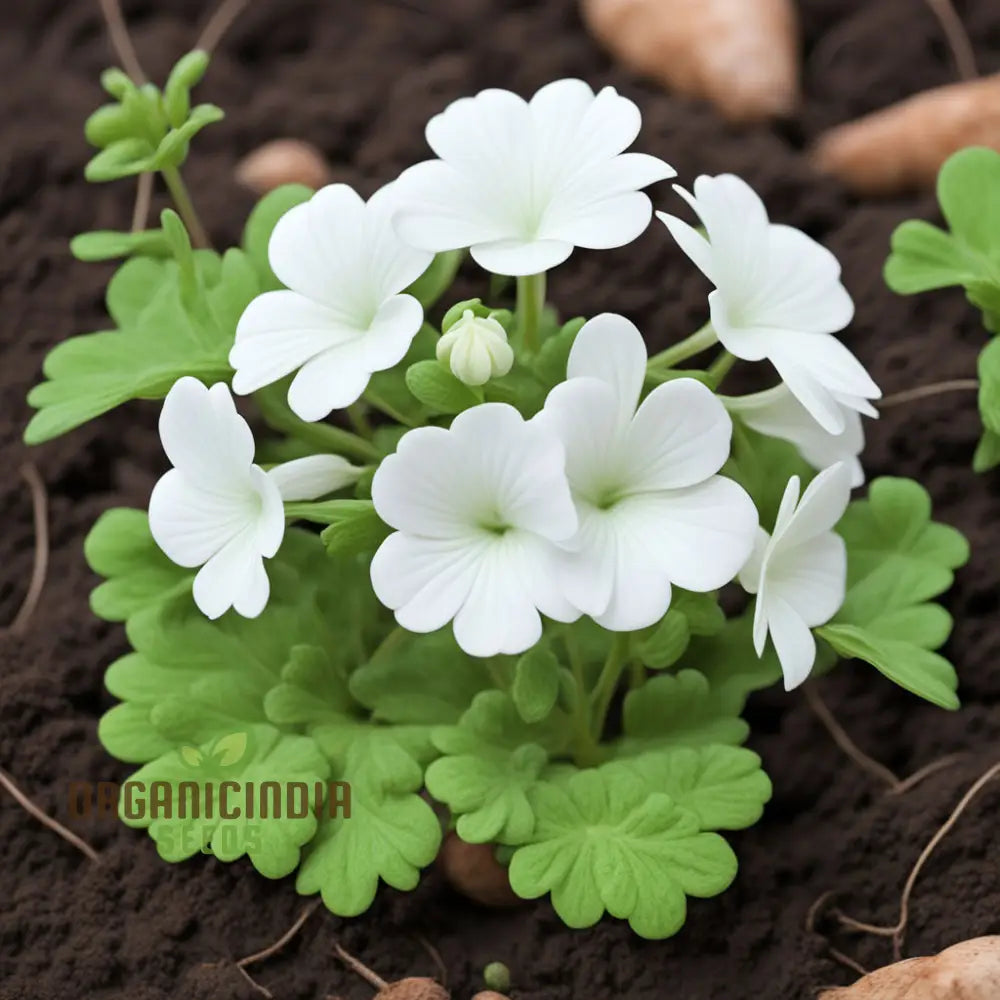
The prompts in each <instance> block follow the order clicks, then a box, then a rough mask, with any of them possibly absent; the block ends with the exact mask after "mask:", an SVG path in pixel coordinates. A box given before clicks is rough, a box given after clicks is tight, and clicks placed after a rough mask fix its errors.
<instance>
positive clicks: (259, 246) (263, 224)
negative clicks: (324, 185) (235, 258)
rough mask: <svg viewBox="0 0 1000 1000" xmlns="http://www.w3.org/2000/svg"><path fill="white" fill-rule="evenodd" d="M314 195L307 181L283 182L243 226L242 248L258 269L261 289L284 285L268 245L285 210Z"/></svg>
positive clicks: (266, 290)
mask: <svg viewBox="0 0 1000 1000" xmlns="http://www.w3.org/2000/svg"><path fill="white" fill-rule="evenodd" d="M312 195H313V191H312V188H308V187H306V186H305V185H304V184H283V185H281V187H276V188H275V189H274V190H273V191H268V193H267V194H266V195H264V197H263V198H261V199H260V201H258V202H257V204H256V205H255V206H254V208H253V211H252V212H251V213H250V218H249V219H247V224H246V227H245V228H244V230H243V243H242V245H243V250H244V251H245V252H246V255H247V257H249V258H250V263H251V264H252V265H253V267H254V270H255V271H256V272H257V277H258V279H259V281H260V289H261V291H262V292H268V291H274V290H275V289H278V288H281V287H282V285H281V282H280V281H278V279H277V277H275V274H274V271H272V270H271V265H270V263H269V261H268V258H267V246H268V243H270V241H271V233H273V232H274V227H275V226H276V225H277V224H278V219H280V218H281V217H282V216H283V215H284V214H285V213H286V212H288V211H290V210H291V209H293V208H294V207H295V206H296V205H301V204H302V203H303V202H306V201H308V200H309V199H310V198H311V197H312Z"/></svg>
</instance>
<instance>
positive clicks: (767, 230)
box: [657, 174, 881, 434]
mask: <svg viewBox="0 0 1000 1000" xmlns="http://www.w3.org/2000/svg"><path fill="white" fill-rule="evenodd" d="M676 190H677V191H678V193H679V194H681V195H682V196H683V197H684V198H685V199H686V200H687V201H688V202H689V204H690V205H691V207H692V208H693V209H694V211H695V213H696V214H697V215H698V218H699V219H700V220H701V222H702V225H703V226H704V228H705V232H706V233H707V238H706V236H703V235H702V234H701V233H700V232H699V231H698V230H696V229H694V228H693V227H692V226H690V225H688V223H686V222H684V221H683V220H681V219H679V218H677V217H675V216H673V215H668V214H666V213H664V212H659V213H657V214H658V216H659V218H660V219H661V220H662V221H663V223H664V224H665V225H666V227H667V228H668V229H669V230H670V232H671V234H672V235H673V237H674V239H675V240H676V241H677V243H678V244H679V245H680V247H681V249H682V250H684V252H685V253H686V254H687V255H688V256H689V257H690V258H691V260H692V261H693V262H694V263H695V264H696V265H697V267H698V268H699V269H700V270H701V271H702V272H703V273H704V275H705V276H706V277H707V278H708V279H709V281H711V282H712V284H713V285H715V290H714V291H713V292H712V293H711V294H710V295H709V305H710V308H711V318H712V326H713V327H714V328H715V331H716V333H717V334H718V337H719V340H720V341H721V343H722V344H723V346H724V347H725V348H726V349H727V350H728V351H730V352H731V353H732V354H734V355H736V357H738V358H743V359H744V360H747V361H761V360H763V359H764V358H767V359H768V360H769V361H770V362H771V364H773V365H774V367H775V368H776V369H777V370H778V373H779V374H780V375H781V377H782V379H783V380H784V382H785V384H786V385H787V386H788V388H789V389H790V390H791V391H792V393H794V395H795V396H796V398H797V399H798V400H799V402H801V403H802V405H803V406H804V407H805V408H806V409H807V410H808V411H809V412H810V413H811V414H812V415H813V417H815V419H816V421H817V422H818V423H819V424H820V425H821V426H822V427H823V429H824V430H826V431H827V432H829V433H830V434H840V433H842V432H843V431H844V428H845V426H846V420H845V417H844V410H845V409H847V410H855V411H858V412H861V413H867V414H869V415H870V416H875V410H874V408H873V407H872V405H871V403H870V400H872V399H877V398H879V396H881V392H880V390H879V388H878V386H877V385H876V384H875V383H874V382H873V381H872V379H871V377H870V376H869V375H868V373H867V372H866V371H865V369H864V368H863V367H862V365H861V363H860V362H859V361H858V360H857V358H855V357H854V355H853V354H851V352H850V351H849V350H848V349H847V348H846V347H845V346H844V345H843V344H842V343H840V341H839V340H837V339H836V337H834V336H833V334H834V333H836V332H837V331H839V330H842V329H843V328H844V327H845V326H847V324H848V323H849V322H850V321H851V319H852V317H853V315H854V303H853V302H852V301H851V297H850V295H849V294H848V293H847V290H846V289H845V288H844V286H843V284H842V283H841V281H840V264H839V263H838V262H837V259H836V257H834V256H833V254H832V253H830V251H829V250H827V249H826V248H825V247H823V246H821V245H820V244H819V243H817V242H816V241H815V240H813V239H812V238H811V237H809V236H807V235H806V234H805V233H803V232H801V231H799V230H798V229H794V228H792V227H791V226H783V225H777V224H774V223H772V222H770V221H769V219H768V216H767V209H766V208H765V207H764V203H763V202H762V201H761V200H760V198H759V197H758V195H757V194H756V192H755V191H754V190H753V189H752V188H751V187H750V186H749V185H748V184H747V183H746V182H744V181H742V180H741V179H740V178H739V177H735V176H733V175H732V174H722V175H720V176H718V177H699V178H698V179H697V180H696V181H695V184H694V194H693V195H692V194H689V193H688V192H687V191H685V190H684V189H683V188H677V189H676Z"/></svg>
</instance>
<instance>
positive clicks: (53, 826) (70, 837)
mask: <svg viewBox="0 0 1000 1000" xmlns="http://www.w3.org/2000/svg"><path fill="white" fill-rule="evenodd" d="M0 787H3V788H5V789H6V790H7V791H8V792H10V794H11V796H12V797H13V798H14V800H15V801H16V802H17V804H18V805H19V806H21V808H22V809H24V811H25V812H27V813H30V814H31V815H32V816H34V817H35V819H37V820H38V822H39V823H41V824H43V825H44V826H47V827H48V828H49V829H50V830H52V831H54V832H55V833H57V834H58V835H59V836H60V837H62V839H63V840H65V841H66V842H67V843H69V844H72V845H73V846H74V847H75V848H76V849H77V850H78V851H79V852H80V853H81V854H85V855H86V856H87V857H88V858H89V859H90V860H91V861H100V855H99V854H98V853H97V851H95V850H94V849H93V848H92V847H91V846H90V844H88V843H87V842H86V841H85V840H82V839H81V838H80V837H78V836H77V835H76V834H75V833H74V832H73V831H72V830H69V829H67V828H66V827H65V826H63V825H62V823H60V822H59V821H58V820H55V819H53V818H52V817H51V816H49V815H48V814H47V813H45V812H43V811H42V810H41V809H40V808H39V807H38V806H36V805H35V803H34V802H32V801H31V799H29V798H28V796H27V795H25V794H24V792H22V791H21V789H20V788H18V787H17V785H16V784H14V779H13V778H12V777H11V776H10V775H9V774H8V773H7V772H6V771H4V770H3V769H2V768H0Z"/></svg>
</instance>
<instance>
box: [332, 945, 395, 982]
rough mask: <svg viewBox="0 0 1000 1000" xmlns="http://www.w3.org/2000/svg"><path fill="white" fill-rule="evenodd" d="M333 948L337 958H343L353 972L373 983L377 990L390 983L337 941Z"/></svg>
mask: <svg viewBox="0 0 1000 1000" xmlns="http://www.w3.org/2000/svg"><path fill="white" fill-rule="evenodd" d="M333 950H334V953H335V954H336V956H337V958H339V959H340V960H341V962H343V963H344V965H346V966H347V967H348V968H349V969H350V970H351V971H352V972H356V973H357V974H358V975H359V976H360V977H361V978H362V979H364V980H365V982H368V983H371V985H372V986H374V987H375V989H377V990H384V989H385V988H386V987H387V986H388V985H389V984H388V983H387V982H386V981H385V980H384V979H383V978H382V977H381V976H380V975H379V974H378V973H377V972H373V971H372V970H371V969H369V968H368V966H367V965H365V964H364V962H361V961H359V960H358V959H356V958H355V957H354V956H353V955H352V954H351V953H350V952H348V951H344V949H343V948H341V947H340V945H339V944H338V943H337V942H336V941H335V942H334V944H333Z"/></svg>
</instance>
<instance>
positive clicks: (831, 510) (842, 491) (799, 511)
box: [774, 462, 851, 548]
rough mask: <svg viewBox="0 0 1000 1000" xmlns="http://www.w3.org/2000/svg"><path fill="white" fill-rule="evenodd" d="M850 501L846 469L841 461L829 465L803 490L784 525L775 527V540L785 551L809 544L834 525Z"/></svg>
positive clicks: (847, 471) (848, 472)
mask: <svg viewBox="0 0 1000 1000" xmlns="http://www.w3.org/2000/svg"><path fill="white" fill-rule="evenodd" d="M850 499H851V473H850V469H849V468H848V466H847V465H846V464H845V463H843V462H838V463H837V464H836V465H831V466H830V467H829V468H828V469H824V470H823V471H822V472H820V473H819V474H818V475H817V476H816V478H815V479H813V481H812V482H811V483H810V484H809V485H808V486H807V487H806V491H805V493H803V494H802V499H801V500H800V501H799V503H798V505H797V506H796V508H795V513H794V514H792V516H791V517H790V518H789V520H788V523H787V524H786V525H784V526H783V527H775V532H774V534H775V538H776V539H777V540H778V541H780V543H781V545H782V547H786V548H787V547H791V546H795V545H803V544H804V543H806V542H810V541H812V540H813V539H814V538H816V537H817V536H818V535H821V534H824V533H825V532H828V531H830V530H831V529H832V528H833V527H834V526H835V525H836V524H837V522H838V521H839V520H840V519H841V517H843V516H844V511H845V510H846V509H847V504H848V503H849V502H850ZM780 520H781V519H780V518H779V522H780Z"/></svg>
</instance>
